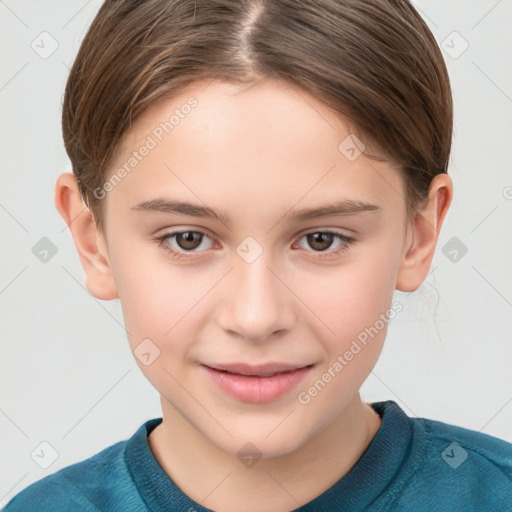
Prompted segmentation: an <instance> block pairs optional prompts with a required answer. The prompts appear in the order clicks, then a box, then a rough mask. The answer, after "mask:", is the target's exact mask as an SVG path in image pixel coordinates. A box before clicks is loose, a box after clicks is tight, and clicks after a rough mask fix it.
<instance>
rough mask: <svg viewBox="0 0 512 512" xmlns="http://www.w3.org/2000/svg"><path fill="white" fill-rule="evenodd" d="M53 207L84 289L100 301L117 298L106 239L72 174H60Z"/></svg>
mask: <svg viewBox="0 0 512 512" xmlns="http://www.w3.org/2000/svg"><path fill="white" fill-rule="evenodd" d="M55 206H56V207H57V210H58V211H59V213H60V215H61V217H62V218H63V219H64V222H65V223H66V224H67V226H68V227H69V230H70V231H71V234H72V236H73V240H74V242H75V246H76V250H77V251H78V256H79V257H80V261H81V262H82V267H83V268H84V271H85V276H86V283H85V286H86V288H87V289H88V290H89V292H90V293H92V295H94V296H95V297H96V298H97V299H101V300H112V299H116V298H119V295H118V293H117V287H116V284H115V282H114V278H113V275H112V271H111V266H110V261H109V258H108V251H107V243H106V240H105V236H104V235H103V234H102V233H100V232H99V231H98V229H97V226H96V222H95V220H94V217H93V215H92V213H91V211H90V210H89V208H88V207H87V206H86V205H85V203H84V202H83V200H82V197H81V195H80V191H79V188H78V181H77V178H76V176H75V175H74V174H73V173H64V174H61V175H60V176H59V177H58V179H57V183H56V186H55Z"/></svg>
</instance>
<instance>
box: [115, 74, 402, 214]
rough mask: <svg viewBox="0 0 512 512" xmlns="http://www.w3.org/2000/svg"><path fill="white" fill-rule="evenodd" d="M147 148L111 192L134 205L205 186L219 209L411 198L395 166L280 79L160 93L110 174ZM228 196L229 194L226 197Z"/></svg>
mask: <svg viewBox="0 0 512 512" xmlns="http://www.w3.org/2000/svg"><path fill="white" fill-rule="evenodd" d="M362 142H363V143H364V141H362ZM143 146H146V147H150V149H149V150H146V151H144V153H145V156H143V157H142V158H140V156H139V159H138V160H137V161H136V162H132V163H134V164H135V165H134V166H133V169H131V170H130V171H129V175H128V176H127V177H126V179H124V180H123V183H122V184H121V186H118V187H116V190H115V191H114V193H113V194H112V195H113V196H119V197H118V199H120V198H121V197H120V196H121V190H124V193H123V198H124V199H125V200H126V201H128V202H130V203H131V205H132V206H133V205H134V204H136V202H137V203H138V202H140V201H143V200H146V201H149V200H152V199H154V198H156V197H157V196H156V195H155V194H156V193H158V197H161V196H164V195H165V193H168V195H169V196H170V197H176V194H178V195H179V196H180V197H183V196H187V198H188V199H194V202H195V203H197V199H198V195H199V193H201V194H202V195H203V196H205V197H206V196H208V197H209V198H210V199H212V201H213V200H214V199H215V202H216V206H219V208H223V207H225V206H226V205H227V203H230V204H232V205H233V207H235V206H236V204H238V206H239V207H241V208H244V205H245V206H247V205H246V201H249V200H255V199H256V200H257V199H260V200H265V201H266V202H267V203H268V204H278V203H279V202H280V203H283V202H285V203H287V204H288V206H289V207H290V208H291V207H292V206H293V205H294V203H298V202H301V204H300V205H298V206H306V203H305V202H306V201H307V203H308V205H309V204H319V203H320V202H322V201H324V202H325V200H327V201H328V202H332V201H334V200H335V198H336V197H337V198H338V199H339V200H342V199H345V196H347V197H346V198H348V199H355V200H360V201H365V202H373V203H375V202H378V201H380V202H382V201H390V200H392V201H394V202H395V203H396V202H397V199H402V200H403V187H402V183H401V177H400V175H399V173H398V170H397V169H395V168H393V166H392V165H391V164H390V163H389V162H377V161H375V160H370V159H368V158H367V157H366V156H365V154H364V152H363V153H361V152H360V150H361V149H363V147H362V146H361V141H360V140H359V139H358V138H354V135H353V134H351V133H350V127H349V126H348V125H347V123H346V122H344V120H343V118H342V117H341V116H340V115H339V114H338V113H337V112H335V111H333V110H332V109H330V108H329V107H328V106H326V105H325V104H323V103H322V102H320V101H318V100H317V99H316V98H314V97H313V96H311V95H309V94H307V93H306V92H304V91H303V90H301V89H298V88H297V87H296V86H293V85H290V84H287V83H285V82H281V81H275V80H268V79H267V80H262V81H259V82H256V83H254V84H251V85H239V84H231V83H227V82H219V81H205V82H200V83H196V84H193V85H192V86H190V87H188V88H186V89H185V90H183V91H182V92H181V93H180V94H178V95H176V96H173V97H172V98H163V99H160V100H158V101H157V102H155V103H154V104H153V105H152V106H151V107H150V108H149V109H148V110H146V111H145V112H144V114H143V115H142V116H141V117H139V118H138V119H137V120H136V122H135V123H134V124H133V126H132V128H131V130H130V131H129V132H128V134H127V136H126V138H125V140H124V145H123V151H122V154H121V157H120V158H118V159H117V161H116V162H115V165H114V166H113V169H112V172H114V173H115V172H116V169H118V168H119V167H120V166H122V165H123V164H126V163H127V162H128V160H129V159H130V158H132V159H133V156H132V157H130V155H133V152H134V151H135V152H137V151H138V149H141V148H142V147H143ZM139 153H140V151H139ZM337 191H338V192H337ZM348 196H350V197H348ZM220 197H223V198H228V199H229V200H228V201H226V200H224V202H225V203H226V204H220V205H219V204H218V199H219V198H220ZM260 206H261V204H260ZM274 214H275V212H274Z"/></svg>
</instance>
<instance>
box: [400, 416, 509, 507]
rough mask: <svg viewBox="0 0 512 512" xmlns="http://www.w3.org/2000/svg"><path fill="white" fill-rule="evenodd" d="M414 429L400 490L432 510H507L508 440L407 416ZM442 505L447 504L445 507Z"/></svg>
mask: <svg viewBox="0 0 512 512" xmlns="http://www.w3.org/2000/svg"><path fill="white" fill-rule="evenodd" d="M411 424H412V427H413V436H412V442H411V444H412V447H411V458H410V459H409V461H410V465H409V466H408V474H407V473H406V474H405V475H404V491H405V493H406V494H409V495H417V492H418V490H419V489H420V488H423V489H425V488H429V489H430V492H428V493H426V492H425V493H424V494H423V496H424V498H423V499H422V502H423V504H424V506H425V507H426V509H427V508H429V509H431V510H439V505H440V503H441V502H443V503H444V505H443V506H444V507H445V508H444V510H447V509H450V510H462V509H464V510H479V511H485V510H489V511H491V510H492V511H495V512H498V511H510V510H511V509H512V444H511V443H508V442H507V441H504V440H502V439H499V438H496V437H493V436H490V435H487V434H484V433H482V432H477V431H474V430H469V429H466V428H463V427H459V426H456V425H450V424H447V423H443V422H440V421H435V420H429V419H425V418H411ZM446 506H447V507H448V508H446Z"/></svg>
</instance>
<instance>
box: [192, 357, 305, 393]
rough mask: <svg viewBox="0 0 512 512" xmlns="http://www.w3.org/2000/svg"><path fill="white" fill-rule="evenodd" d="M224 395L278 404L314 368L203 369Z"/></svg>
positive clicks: (271, 365)
mask: <svg viewBox="0 0 512 512" xmlns="http://www.w3.org/2000/svg"><path fill="white" fill-rule="evenodd" d="M200 366H201V367H202V368H203V369H204V370H205V371H206V373H207V374H208V376H209V377H210V379H212V380H213V382H214V383H215V384H216V385H217V387H218V388H219V389H220V390H221V391H223V392H224V393H225V394H227V395H229V396H230V397H232V398H236V399H237V400H240V401H243V402H252V403H264V402H271V401H273V400H277V399H278V398H280V397H281V396H283V395H285V394H286V393H288V392H289V391H291V390H292V389H293V388H294V387H295V386H296V385H297V384H298V383H299V382H300V381H301V380H302V379H303V378H304V377H305V376H306V375H307V374H308V373H309V372H310V371H311V369H312V368H313V366H315V365H314V364H307V365H302V364H287V363H268V364H264V365H257V366H254V365H249V364H245V363H233V364H217V363H208V364H201V365H200Z"/></svg>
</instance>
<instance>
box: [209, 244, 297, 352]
mask: <svg viewBox="0 0 512 512" xmlns="http://www.w3.org/2000/svg"><path fill="white" fill-rule="evenodd" d="M281 274H282V272H281ZM219 299H220V300H219V308H220V310H219V311H218V314H219V315H218V323H219V325H220V327H221V328H222V329H223V330H224V331H225V332H227V333H229V334H231V335H232V336H235V335H238V337H241V338H243V339H245V340H247V341H250V342H253V343H263V342H265V341H270V340H273V339H275V336H277V335H282V334H284V332H286V331H288V330H290V329H291V328H292V327H293V325H294V324H295V322H296V319H297V316H296V314H295V310H294V294H293V293H292V292H291V291H290V289H289V287H288V286H287V284H286V279H284V276H283V275H280V272H279V271H278V270H277V269H275V268H273V265H272V259H271V258H270V256H269V255H267V251H263V253H262V254H261V255H260V256H259V257H258V258H257V259H256V260H255V261H253V262H251V263H248V262H247V261H245V260H244V259H243V258H241V257H239V256H238V255H235V259H234V268H233V270H232V271H231V272H229V275H228V276H226V279H225V280H224V283H223V286H222V289H221V297H219Z"/></svg>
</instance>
